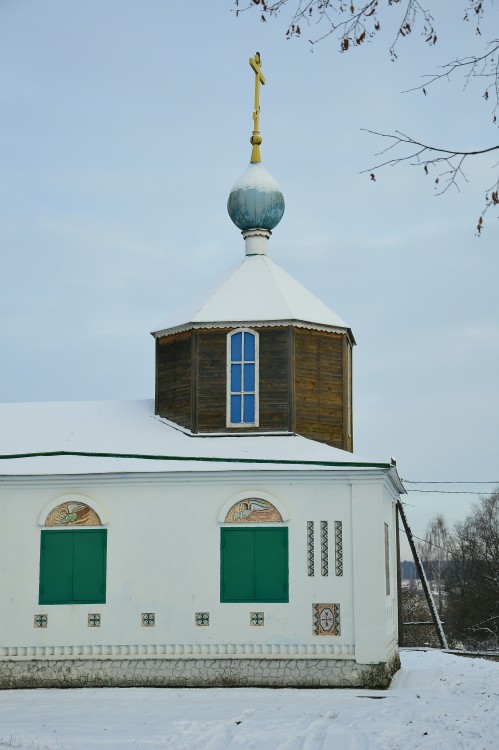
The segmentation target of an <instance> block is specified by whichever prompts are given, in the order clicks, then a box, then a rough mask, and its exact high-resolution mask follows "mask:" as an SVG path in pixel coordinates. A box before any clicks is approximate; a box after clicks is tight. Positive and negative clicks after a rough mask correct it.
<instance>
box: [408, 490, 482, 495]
mask: <svg viewBox="0 0 499 750" xmlns="http://www.w3.org/2000/svg"><path fill="white" fill-rule="evenodd" d="M407 492H431V493H432V494H434V495H481V494H482V492H476V490H411V489H408V490H407ZM492 494H494V493H492Z"/></svg>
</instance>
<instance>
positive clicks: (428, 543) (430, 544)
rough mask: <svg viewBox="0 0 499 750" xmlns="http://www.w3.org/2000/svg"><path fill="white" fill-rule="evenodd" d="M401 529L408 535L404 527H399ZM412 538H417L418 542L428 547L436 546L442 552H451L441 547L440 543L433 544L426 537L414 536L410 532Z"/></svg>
mask: <svg viewBox="0 0 499 750" xmlns="http://www.w3.org/2000/svg"><path fill="white" fill-rule="evenodd" d="M401 531H403V532H404V534H405V535H406V536H408V534H407V531H406V530H405V529H401ZM412 538H413V539H417V540H418V542H424V543H425V544H427V545H428V546H429V547H438V549H443V551H444V552H448V553H449V555H450V554H452V553H451V550H450V549H447V548H446V547H441V546H440V544H435V542H429V541H428V540H427V539H421V537H420V536H416V535H415V534H412ZM425 562H426V560H425Z"/></svg>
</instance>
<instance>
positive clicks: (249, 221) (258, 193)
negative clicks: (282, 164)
mask: <svg viewBox="0 0 499 750" xmlns="http://www.w3.org/2000/svg"><path fill="white" fill-rule="evenodd" d="M227 210H228V212H229V216H230V218H231V219H232V221H233V222H234V224H235V225H236V227H239V229H241V230H242V231H243V232H246V231H247V230H248V229H266V230H268V231H270V230H272V229H274V227H276V226H277V225H278V224H279V222H280V221H281V219H282V216H283V214H284V196H283V194H282V192H281V189H280V187H279V185H278V184H277V182H276V181H275V180H274V178H273V177H272V176H271V175H270V174H269V173H268V172H267V170H266V169H265V167H264V166H263V165H262V164H261V163H260V162H257V163H252V164H250V165H249V167H248V168H247V169H246V171H245V172H244V173H243V174H242V175H241V177H240V178H239V179H238V180H237V182H236V183H235V185H234V187H233V188H232V190H231V191H230V195H229V200H228V201H227Z"/></svg>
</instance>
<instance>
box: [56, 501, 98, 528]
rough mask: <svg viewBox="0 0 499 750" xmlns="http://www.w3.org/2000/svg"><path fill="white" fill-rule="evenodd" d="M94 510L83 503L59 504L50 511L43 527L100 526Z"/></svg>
mask: <svg viewBox="0 0 499 750" xmlns="http://www.w3.org/2000/svg"><path fill="white" fill-rule="evenodd" d="M101 525H102V523H101V520H100V518H99V516H98V515H97V513H96V512H95V510H93V509H92V508H90V507H89V506H88V505H86V504H85V503H77V502H73V501H71V502H66V503H61V504H60V505H58V506H57V508H54V509H53V510H51V511H50V513H49V514H48V516H47V520H46V521H45V526H101Z"/></svg>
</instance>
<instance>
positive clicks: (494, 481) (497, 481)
mask: <svg viewBox="0 0 499 750" xmlns="http://www.w3.org/2000/svg"><path fill="white" fill-rule="evenodd" d="M402 482H405V483H406V484H498V485H499V479H491V480H490V482H485V481H483V480H477V481H476V482H474V481H469V482H465V481H464V480H456V481H454V480H449V481H448V482H444V481H435V482H431V481H428V480H426V479H421V480H419V479H402Z"/></svg>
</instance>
